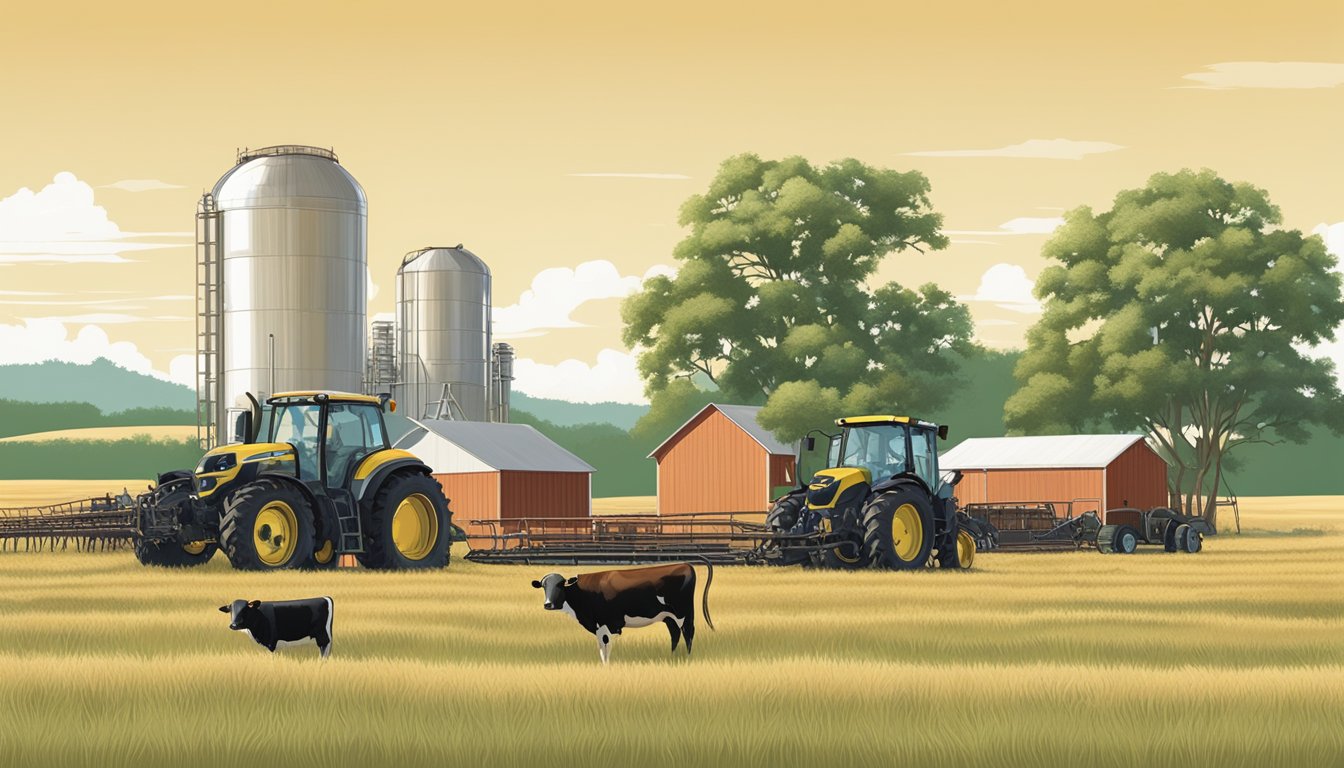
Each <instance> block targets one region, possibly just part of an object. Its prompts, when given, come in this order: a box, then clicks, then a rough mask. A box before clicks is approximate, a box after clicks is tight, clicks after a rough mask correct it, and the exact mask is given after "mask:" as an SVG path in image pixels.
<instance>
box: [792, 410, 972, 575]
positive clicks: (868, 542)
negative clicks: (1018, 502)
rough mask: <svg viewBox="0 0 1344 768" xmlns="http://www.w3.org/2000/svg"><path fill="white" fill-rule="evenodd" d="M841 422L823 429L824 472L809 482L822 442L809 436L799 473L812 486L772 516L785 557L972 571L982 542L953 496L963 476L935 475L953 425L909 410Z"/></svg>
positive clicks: (828, 563)
mask: <svg viewBox="0 0 1344 768" xmlns="http://www.w3.org/2000/svg"><path fill="white" fill-rule="evenodd" d="M835 424H836V426H838V427H840V434H838V435H825V437H827V438H829V443H828V446H827V447H828V450H827V452H826V454H825V467H826V468H824V469H822V470H821V471H819V472H816V473H815V475H813V476H812V478H811V481H810V482H807V481H804V479H803V478H805V477H806V476H807V475H806V474H805V471H804V467H805V465H806V464H807V463H808V459H809V457H810V455H812V454H814V453H815V452H816V451H817V442H818V441H817V439H816V437H815V436H814V435H808V436H807V437H805V438H804V439H803V443H802V446H801V450H800V451H799V456H798V465H797V469H796V474H797V476H798V478H799V482H800V484H802V483H805V484H802V485H800V487H799V488H796V489H794V490H792V491H790V492H789V493H786V494H785V495H783V496H781V497H779V498H778V499H776V500H775V503H774V506H773V508H772V509H771V510H770V513H769V515H768V516H767V517H766V524H767V526H768V527H769V528H770V529H771V530H772V531H773V532H774V533H775V534H776V540H777V541H778V542H779V544H780V546H779V549H780V552H781V554H782V555H783V559H784V561H785V562H788V561H797V562H804V563H807V562H811V563H812V564H814V565H819V566H822V567H830V568H844V569H857V568H870V567H871V568H883V569H889V570H904V569H909V568H924V567H926V566H928V565H937V566H939V567H943V568H969V567H971V563H972V561H973V560H974V559H975V550H976V545H975V538H974V537H973V536H972V535H971V533H970V532H968V531H967V530H965V528H964V527H963V526H962V525H961V523H960V521H959V517H960V516H959V515H958V513H957V508H956V500H955V499H954V498H953V497H952V489H953V486H955V485H956V481H957V479H960V476H959V473H954V479H951V480H950V481H948V482H944V480H943V479H942V478H941V477H940V476H939V471H938V440H939V439H947V427H946V426H941V427H940V426H938V425H937V424H933V423H930V422H927V421H920V420H919V419H913V418H910V417H908V416H856V417H850V418H843V419H837V420H836V422H835ZM814 463H815V460H814ZM818 536H820V545H819V546H818V544H817V541H818ZM791 541H797V542H798V546H790V542H791Z"/></svg>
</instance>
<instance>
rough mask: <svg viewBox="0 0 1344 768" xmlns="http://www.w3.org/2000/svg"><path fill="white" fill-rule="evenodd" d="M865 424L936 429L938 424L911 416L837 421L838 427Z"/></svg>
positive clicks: (861, 417)
mask: <svg viewBox="0 0 1344 768" xmlns="http://www.w3.org/2000/svg"><path fill="white" fill-rule="evenodd" d="M864 424H913V425H914V426H917V427H935V426H937V425H936V424H933V423H932V422H928V421H922V420H920V419H916V418H912V417H910V416H846V417H844V418H842V419H836V420H835V426H837V427H857V426H862V425H864Z"/></svg>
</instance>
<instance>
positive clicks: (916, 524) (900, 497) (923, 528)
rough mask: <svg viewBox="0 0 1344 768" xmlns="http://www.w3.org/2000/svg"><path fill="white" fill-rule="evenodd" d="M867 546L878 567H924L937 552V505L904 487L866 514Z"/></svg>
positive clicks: (879, 499)
mask: <svg viewBox="0 0 1344 768" xmlns="http://www.w3.org/2000/svg"><path fill="white" fill-rule="evenodd" d="M863 546H864V551H865V553H866V554H867V555H868V560H869V562H870V563H871V564H872V566H873V567H874V568H881V569H885V570H890V571H904V570H910V569H914V568H923V567H924V565H925V563H927V562H928V560H929V553H930V551H931V550H932V549H933V506H932V504H931V503H930V500H929V497H928V495H927V494H925V493H924V492H922V491H920V490H917V489H914V488H910V487H905V488H900V489H898V490H895V491H892V492H890V493H884V494H882V495H881V496H878V497H877V498H876V499H874V500H873V501H872V502H870V503H869V504H868V506H867V507H866V508H865V509H864V511H863Z"/></svg>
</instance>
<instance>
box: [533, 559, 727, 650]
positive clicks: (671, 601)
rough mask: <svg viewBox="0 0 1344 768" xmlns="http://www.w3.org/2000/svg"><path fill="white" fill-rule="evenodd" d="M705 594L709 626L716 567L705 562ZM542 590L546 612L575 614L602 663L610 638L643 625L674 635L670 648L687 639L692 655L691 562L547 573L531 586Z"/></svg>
mask: <svg viewBox="0 0 1344 768" xmlns="http://www.w3.org/2000/svg"><path fill="white" fill-rule="evenodd" d="M705 565H707V566H708V567H709V574H708V576H706V577H705V592H704V596H703V598H702V601H701V605H702V610H703V612H704V614H705V621H706V622H707V623H708V624H709V628H710V629H713V628H714V622H713V620H711V619H710V617H709V585H710V584H712V583H713V582H714V565H713V564H712V563H710V562H709V561H708V560H706V561H705ZM532 586H533V587H534V588H536V589H540V590H543V592H544V594H545V602H544V603H543V606H544V607H545V608H546V610H548V611H562V612H564V613H567V614H569V615H570V616H573V617H574V618H575V619H576V620H577V621H578V622H579V624H581V625H582V626H583V628H584V629H586V630H588V631H589V632H592V633H593V635H594V636H595V637H596V638H597V650H598V653H599V654H601V656H602V663H603V664H606V663H607V660H608V659H609V658H610V656H611V636H612V635H619V634H621V630H623V629H625V628H627V627H632V628H633V627H647V626H649V625H650V624H654V623H656V622H660V621H661V622H662V623H663V624H664V625H666V626H667V631H668V632H669V633H670V634H671V635H672V650H673V651H676V650H677V641H678V640H680V639H681V636H682V635H685V636H686V653H687V655H690V653H691V644H692V642H693V641H694V640H695V569H694V568H692V567H691V565H690V564H689V563H670V564H668V565H654V566H649V567H647V568H629V569H626V570H620V571H598V572H596V573H585V574H581V575H579V576H573V577H571V578H568V579H566V578H565V577H564V576H561V575H560V574H558V573H550V574H547V575H546V576H543V577H542V578H541V579H540V580H539V581H534V582H532Z"/></svg>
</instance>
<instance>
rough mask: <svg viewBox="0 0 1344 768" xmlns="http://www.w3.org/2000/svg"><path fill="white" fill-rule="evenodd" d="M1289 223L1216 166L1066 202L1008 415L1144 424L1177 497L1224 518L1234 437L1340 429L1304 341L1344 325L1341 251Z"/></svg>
mask: <svg viewBox="0 0 1344 768" xmlns="http://www.w3.org/2000/svg"><path fill="white" fill-rule="evenodd" d="M1280 221H1281V218H1280V214H1279V210H1278V208H1276V207H1275V206H1274V205H1272V204H1271V203H1270V201H1269V198H1268V196H1267V195H1266V193H1265V192H1264V191H1263V190H1261V189H1258V188H1256V187H1253V186H1251V185H1249V184H1245V183H1230V182H1227V181H1224V180H1223V179H1221V178H1219V177H1218V176H1217V175H1215V174H1214V173H1213V172H1212V171H1208V170H1205V171H1201V172H1198V173H1195V172H1192V171H1181V172H1180V173H1176V174H1157V175H1155V176H1153V177H1152V178H1151V179H1149V181H1148V184H1147V186H1145V187H1143V188H1142V189H1133V190H1126V191H1123V192H1121V193H1120V194H1119V195H1117V196H1116V198H1115V202H1114V205H1113V206H1112V207H1111V209H1110V210H1109V211H1105V212H1103V213H1100V214H1094V213H1093V212H1092V210H1091V209H1089V208H1086V207H1083V208H1078V209H1075V210H1073V211H1070V212H1069V213H1067V214H1066V215H1065V223H1064V225H1063V226H1062V227H1061V228H1060V229H1059V230H1058V231H1057V232H1056V233H1055V235H1054V236H1053V237H1052V238H1051V239H1050V241H1049V242H1047V243H1046V245H1045V248H1044V256H1045V257H1046V258H1047V259H1050V260H1052V261H1054V262H1057V263H1056V264H1055V265H1053V266H1050V267H1047V268H1046V269H1045V270H1044V271H1043V272H1042V273H1041V276H1040V278H1039V279H1038V280H1037V283H1036V295H1037V296H1038V297H1039V298H1041V299H1042V300H1043V301H1044V302H1045V312H1044V314H1043V315H1042V316H1041V319H1040V321H1039V322H1038V323H1037V324H1036V325H1035V326H1034V327H1033V328H1032V329H1031V330H1030V331H1029V333H1028V336H1027V351H1026V353H1025V354H1024V355H1023V357H1022V360H1021V362H1020V363H1019V364H1018V367H1017V370H1016V377H1017V380H1018V382H1019V384H1020V389H1019V390H1018V391H1017V392H1016V393H1015V394H1014V395H1013V396H1012V397H1011V398H1010V399H1009V400H1008V403H1007V405H1006V406H1005V420H1006V423H1007V424H1008V426H1009V427H1010V428H1011V429H1014V430H1018V431H1026V432H1056V433H1057V432H1072V431H1082V430H1085V429H1088V428H1097V427H1098V426H1101V425H1109V428H1113V429H1122V430H1143V431H1144V432H1146V433H1147V435H1148V439H1149V441H1150V443H1151V444H1152V445H1153V446H1154V447H1155V448H1156V449H1157V450H1158V452H1159V453H1160V454H1162V456H1163V457H1164V458H1165V459H1166V460H1167V461H1168V462H1169V463H1170V465H1171V472H1170V473H1169V480H1168V484H1169V486H1170V488H1169V490H1170V491H1171V493H1172V497H1173V499H1179V500H1180V503H1181V504H1182V505H1183V506H1184V507H1185V509H1186V510H1188V511H1189V512H1191V513H1193V514H1202V515H1204V516H1205V517H1206V518H1208V519H1209V520H1210V522H1211V523H1214V524H1216V516H1217V506H1216V502H1217V496H1218V493H1219V489H1220V488H1221V487H1222V485H1223V473H1224V469H1225V466H1226V460H1227V457H1228V455H1229V454H1230V453H1231V452H1232V451H1234V450H1235V449H1236V448H1237V446H1239V445H1244V444H1246V443H1251V442H1278V441H1281V440H1285V439H1286V440H1292V441H1301V440H1304V439H1305V438H1306V437H1307V432H1306V427H1308V426H1309V425H1313V424H1322V425H1326V426H1328V427H1330V428H1331V429H1333V430H1335V431H1336V432H1338V431H1339V430H1340V429H1341V428H1342V427H1344V398H1342V397H1341V394H1340V390H1339V387H1338V385H1337V382H1336V380H1335V374H1334V366H1333V364H1332V363H1331V362H1330V361H1329V360H1328V359H1323V358H1315V357H1312V356H1311V354H1310V353H1309V351H1308V348H1309V347H1310V346H1311V345H1314V344H1317V343H1319V342H1322V341H1328V340H1331V339H1333V338H1334V332H1335V328H1336V327H1337V326H1338V325H1339V324H1340V322H1341V321H1342V320H1344V301H1342V300H1341V297H1340V276H1339V274H1338V273H1337V272H1335V271H1333V268H1334V266H1335V259H1334V258H1333V257H1332V256H1330V255H1329V254H1328V253H1327V252H1326V250H1325V245H1324V243H1323V242H1322V240H1321V239H1320V238H1319V237H1316V236H1306V235H1304V234H1303V233H1302V232H1300V231H1297V230H1285V229H1278V228H1276V227H1277V225H1278V224H1279V223H1280ZM1173 503H1174V504H1175V503H1176V502H1173Z"/></svg>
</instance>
